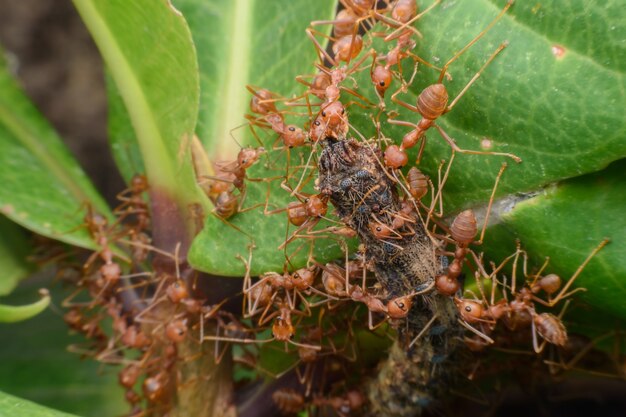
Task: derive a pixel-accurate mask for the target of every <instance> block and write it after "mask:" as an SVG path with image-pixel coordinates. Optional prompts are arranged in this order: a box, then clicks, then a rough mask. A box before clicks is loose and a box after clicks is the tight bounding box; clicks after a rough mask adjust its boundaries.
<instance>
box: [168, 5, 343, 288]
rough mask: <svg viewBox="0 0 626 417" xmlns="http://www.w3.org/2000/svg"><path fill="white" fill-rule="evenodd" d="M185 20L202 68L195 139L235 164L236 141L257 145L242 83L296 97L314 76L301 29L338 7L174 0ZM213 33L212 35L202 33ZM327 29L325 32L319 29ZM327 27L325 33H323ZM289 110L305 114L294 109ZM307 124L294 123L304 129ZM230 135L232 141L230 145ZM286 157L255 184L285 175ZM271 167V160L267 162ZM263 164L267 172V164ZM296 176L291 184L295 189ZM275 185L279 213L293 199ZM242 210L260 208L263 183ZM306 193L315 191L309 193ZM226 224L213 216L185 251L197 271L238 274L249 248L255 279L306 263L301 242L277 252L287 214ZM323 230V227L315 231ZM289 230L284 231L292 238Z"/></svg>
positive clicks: (336, 250)
mask: <svg viewBox="0 0 626 417" xmlns="http://www.w3.org/2000/svg"><path fill="white" fill-rule="evenodd" d="M175 4H176V5H177V6H178V7H180V9H181V10H182V11H183V13H184V15H185V17H186V18H187V20H188V21H189V25H190V27H191V30H192V33H193V35H194V41H195V43H196V48H197V49H198V59H199V62H200V72H201V78H200V85H201V105H200V116H199V121H198V128H197V133H198V135H199V137H200V139H201V140H202V142H203V143H204V145H205V147H206V149H207V150H208V153H209V155H210V156H211V157H212V158H214V159H217V160H232V159H234V158H236V155H237V152H238V151H239V144H238V142H239V143H241V144H250V145H253V146H258V143H257V142H256V141H255V140H254V139H253V137H252V135H251V134H250V131H249V129H248V127H247V124H246V123H247V122H246V119H245V118H244V114H246V113H249V107H248V106H249V102H250V98H251V97H252V95H251V94H250V92H248V91H247V90H246V88H245V87H246V85H253V86H259V87H263V88H267V89H270V90H271V91H275V92H277V93H279V94H281V95H283V96H285V97H290V96H292V95H296V94H299V93H301V92H302V91H303V89H304V86H302V85H301V84H299V83H297V82H296V81H295V77H296V76H297V75H301V74H311V73H313V72H314V68H313V66H312V63H313V62H314V61H315V58H316V55H315V49H314V47H313V44H312V43H311V41H310V40H309V39H308V38H307V37H306V34H305V33H304V30H305V29H306V28H307V26H308V25H309V23H310V22H311V21H312V20H316V19H318V20H322V19H329V18H331V17H332V16H333V15H334V13H335V9H336V1H333V0H324V1H315V2H311V1H307V0H297V1H293V0H283V1H272V2H261V1H252V2H249V1H241V0H239V1H218V2H199V1H197V0H179V1H177V2H175ZM207 27H211V28H212V30H211V31H207V30H206V28H207ZM321 29H322V30H324V28H321ZM326 29H329V28H328V27H327V28H326ZM295 109H296V110H294V111H298V112H301V111H306V108H305V110H303V109H302V108H295ZM304 120H305V119H304V118H298V119H297V121H298V123H300V124H302V123H303V121H304ZM231 134H232V136H234V138H235V139H233V137H232V136H231ZM259 135H260V139H261V140H263V141H264V145H265V147H266V149H271V148H272V147H273V144H274V141H275V139H276V136H275V135H269V134H267V133H265V132H260V133H259ZM300 154H302V158H304V159H305V160H306V158H307V157H308V155H309V152H308V151H307V150H296V149H294V150H292V152H291V161H292V162H291V163H292V165H293V164H300V163H301V162H300V156H299V155H300ZM284 158H285V152H284V151H277V152H271V153H270V156H269V157H268V158H265V157H263V158H262V159H261V162H259V163H257V165H256V166H255V167H253V169H251V170H250V176H251V177H252V178H273V177H283V176H284V175H285V165H284V161H285V159H284ZM268 161H271V162H268ZM264 165H268V166H264ZM297 180H298V179H297V178H294V179H292V180H291V181H290V182H292V184H291V185H292V186H295V185H296V182H297ZM279 183H280V179H278V180H275V181H272V182H271V189H270V203H271V206H270V207H269V208H270V209H280V208H284V207H286V206H287V204H288V203H289V202H291V201H297V200H295V198H294V197H290V196H289V193H287V192H285V191H284V190H282V189H281V188H280V187H279ZM247 190H248V191H247V195H246V199H245V203H244V208H246V207H254V206H256V205H263V204H264V203H265V201H266V193H267V184H266V183H265V182H249V184H248V187H247ZM308 191H310V192H312V191H313V190H312V188H311V187H309V188H308ZM228 222H229V223H232V225H234V226H235V227H237V228H238V229H239V230H241V231H243V232H244V233H242V232H240V231H238V230H237V229H235V228H233V227H232V225H231V224H227V223H226V222H223V221H220V220H219V219H218V218H216V217H215V216H210V217H209V218H207V219H206V221H205V228H204V230H203V231H202V233H201V234H200V235H199V236H198V238H197V239H196V240H195V241H194V244H193V245H192V247H191V250H190V253H189V260H190V262H191V263H192V265H193V266H194V267H195V268H197V269H200V270H203V271H207V272H212V273H216V274H221V275H234V276H237V275H238V276H241V275H242V274H243V273H244V271H245V268H244V264H243V262H241V261H240V260H239V259H238V258H237V257H238V256H244V257H246V258H247V256H248V247H249V245H250V244H251V243H252V242H254V243H255V244H256V249H255V250H254V252H253V261H252V265H251V267H252V273H253V274H258V273H260V272H264V271H269V270H277V271H280V270H282V269H283V267H285V256H287V257H289V261H290V264H289V265H288V267H289V268H297V267H299V266H301V265H303V264H304V263H305V262H306V261H307V259H308V257H309V243H310V242H304V243H303V242H302V241H301V240H298V241H296V242H294V243H293V244H292V245H289V247H288V248H287V251H286V252H283V250H281V249H279V246H280V245H281V244H282V243H283V242H284V241H285V237H286V236H287V227H288V226H287V225H288V223H287V219H286V215H285V213H279V214H274V215H270V216H265V215H263V208H261V207H257V208H256V209H254V210H251V211H248V212H245V213H241V214H238V215H237V216H235V217H233V218H232V219H229V220H228ZM320 227H321V226H320ZM294 230H295V228H294V227H293V226H292V227H291V229H290V230H289V233H293V231H294ZM341 253H342V252H341V249H340V247H339V245H338V243H337V241H336V240H331V241H327V242H326V243H324V244H323V245H317V246H316V250H315V252H314V256H315V259H317V260H318V261H320V262H323V261H324V260H327V259H332V258H336V257H338V256H340V255H341Z"/></svg>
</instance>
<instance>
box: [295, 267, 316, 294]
mask: <svg viewBox="0 0 626 417" xmlns="http://www.w3.org/2000/svg"><path fill="white" fill-rule="evenodd" d="M292 279H293V281H294V284H295V286H296V288H298V289H299V290H306V289H307V288H309V287H310V286H311V285H313V282H314V281H315V267H311V268H300V269H298V270H297V271H295V272H294V273H293V274H292Z"/></svg>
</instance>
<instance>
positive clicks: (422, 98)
mask: <svg viewBox="0 0 626 417" xmlns="http://www.w3.org/2000/svg"><path fill="white" fill-rule="evenodd" d="M512 3H513V1H512V0H510V1H509V2H508V3H507V5H506V6H505V7H504V9H503V10H502V11H501V12H500V14H499V15H498V16H497V17H496V18H495V19H494V20H493V21H492V22H491V23H490V24H489V25H488V26H487V27H486V28H485V29H483V30H482V31H481V32H480V33H479V34H478V35H477V36H476V37H474V39H472V40H471V41H470V42H469V43H468V44H467V45H465V46H464V47H463V48H462V49H461V50H460V51H459V52H457V53H456V54H455V55H454V56H453V57H452V58H451V59H449V60H448V62H446V64H445V65H444V66H443V68H442V70H441V72H440V74H439V79H438V80H437V83H436V84H433V85H431V86H429V87H427V88H425V89H424V90H423V91H422V93H421V94H420V95H419V97H418V99H417V105H416V106H413V105H412V104H409V103H406V102H403V101H401V100H399V99H398V98H397V96H398V95H399V94H400V93H401V92H404V91H405V90H406V86H403V87H402V88H400V89H399V90H397V91H396V92H395V93H394V94H393V95H392V96H391V100H392V101H393V102H395V103H397V104H399V105H401V106H402V107H405V108H407V109H409V110H411V111H412V112H415V113H419V114H420V115H421V116H422V120H420V122H419V123H418V124H414V123H410V122H405V121H400V120H394V119H389V120H388V121H389V123H391V124H397V125H401V126H409V127H411V128H413V130H412V131H411V132H409V133H407V134H406V135H405V136H404V138H403V139H402V145H401V146H397V145H390V146H388V147H387V149H386V150H385V154H384V159H385V164H386V165H387V166H388V167H390V168H393V169H397V168H401V167H402V166H404V165H406V163H407V162H408V156H407V154H406V151H405V150H406V149H409V148H412V147H413V146H415V145H416V144H417V143H418V142H419V141H420V140H422V143H421V145H420V150H419V152H418V157H417V163H419V161H420V160H421V157H422V152H423V149H424V145H425V140H426V139H425V137H424V133H425V132H426V130H428V129H429V128H430V127H432V126H434V127H435V128H436V129H437V130H438V131H439V133H440V134H441V136H442V137H443V139H444V140H446V142H448V144H449V145H450V147H451V148H452V149H453V150H454V151H457V152H460V153H466V154H475V155H501V156H507V157H509V158H512V159H513V160H515V161H516V162H518V163H519V162H521V159H520V158H519V157H517V156H515V155H513V154H510V153H503V152H483V151H473V150H466V149H461V148H459V147H458V146H457V145H456V143H455V142H454V140H453V139H452V138H450V137H449V136H448V135H447V133H446V132H445V131H444V130H443V129H442V128H441V127H440V126H439V125H437V124H436V123H435V121H436V119H437V118H439V117H440V116H442V115H443V114H445V113H447V112H449V111H450V110H452V108H453V107H454V106H455V105H456V103H457V102H458V101H459V99H460V98H461V97H462V96H463V95H464V94H465V93H466V92H467V90H468V89H469V87H470V86H471V85H472V84H473V83H474V82H475V81H476V80H477V79H478V78H479V77H480V75H481V74H482V72H483V71H484V70H485V68H486V67H487V66H488V65H489V64H490V63H491V61H493V59H494V58H495V57H496V56H497V55H498V54H499V53H500V52H501V51H502V50H503V49H504V48H505V47H506V46H507V43H506V42H505V43H503V44H501V45H500V46H499V47H498V48H497V49H496V50H495V51H494V53H493V54H492V55H491V56H490V57H489V59H488V60H487V61H486V62H485V64H483V66H482V67H481V68H480V69H479V70H478V72H477V73H476V74H475V75H474V76H473V77H472V79H471V80H470V81H469V82H468V83H467V84H466V85H465V87H463V89H462V90H461V92H460V93H459V94H458V95H457V96H456V97H455V98H454V99H453V100H452V101H451V102H450V103H449V104H448V92H447V90H446V87H445V86H444V85H443V84H442V83H441V82H442V81H443V77H444V76H445V74H446V71H447V68H448V66H449V65H450V64H451V63H452V62H454V61H455V60H456V59H458V58H459V57H460V56H461V55H462V54H463V53H465V52H466V51H467V50H468V49H469V48H470V47H471V46H472V45H473V44H474V43H476V42H477V41H478V40H479V39H480V38H482V36H483V35H484V34H485V33H487V31H489V29H491V28H492V27H493V25H495V23H496V22H497V21H498V20H500V18H501V17H502V16H503V15H504V13H506V11H507V10H508V8H509V7H510V6H511V4H512Z"/></svg>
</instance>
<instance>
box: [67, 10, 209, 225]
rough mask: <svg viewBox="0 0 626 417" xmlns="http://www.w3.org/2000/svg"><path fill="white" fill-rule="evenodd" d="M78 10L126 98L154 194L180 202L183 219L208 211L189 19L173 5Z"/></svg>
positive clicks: (195, 67)
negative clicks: (191, 210) (191, 209)
mask: <svg viewBox="0 0 626 417" xmlns="http://www.w3.org/2000/svg"><path fill="white" fill-rule="evenodd" d="M74 3H75V5H76V8H77V9H78V11H79V13H80V15H81V17H82V19H83V21H84V22H85V24H86V25H87V27H88V29H89V30H90V32H91V34H92V36H93V38H94V40H95V42H96V44H97V45H98V47H99V49H100V52H101V54H102V56H103V58H104V60H105V62H106V63H107V66H108V70H109V71H110V74H111V78H112V79H113V80H114V81H115V83H116V85H117V88H118V89H119V91H120V95H121V97H122V100H123V102H124V105H125V108H126V110H127V111H128V114H129V117H130V120H131V123H132V126H133V128H134V130H135V133H136V137H137V140H138V144H139V149H140V151H141V155H142V159H143V163H144V164H145V168H146V173H147V175H148V179H149V181H150V184H151V186H152V190H153V191H154V190H156V189H158V192H159V193H164V194H165V195H166V196H167V198H169V199H172V200H174V201H175V202H176V204H177V205H178V209H179V210H181V212H182V211H184V212H186V211H187V210H188V205H189V204H192V203H200V204H203V205H207V206H208V204H207V199H206V198H205V197H204V195H203V194H201V193H200V191H199V189H198V187H197V186H196V183H195V178H194V173H193V167H192V165H191V154H190V152H189V144H190V142H191V138H192V135H193V130H194V127H195V124H196V118H197V107H198V70H197V63H196V55H195V50H194V46H193V43H192V40H191V34H190V33H189V28H188V27H187V24H186V22H185V20H184V19H183V17H182V16H181V15H180V13H179V12H178V11H177V10H176V9H174V8H173V7H172V6H171V5H170V4H169V3H167V2H157V3H155V2H152V1H148V0H141V1H133V2H126V1H121V0H117V1H103V0H75V1H74ZM130 139H132V138H130ZM120 146H123V144H122V145H120ZM129 146H131V145H129ZM181 227H183V226H181Z"/></svg>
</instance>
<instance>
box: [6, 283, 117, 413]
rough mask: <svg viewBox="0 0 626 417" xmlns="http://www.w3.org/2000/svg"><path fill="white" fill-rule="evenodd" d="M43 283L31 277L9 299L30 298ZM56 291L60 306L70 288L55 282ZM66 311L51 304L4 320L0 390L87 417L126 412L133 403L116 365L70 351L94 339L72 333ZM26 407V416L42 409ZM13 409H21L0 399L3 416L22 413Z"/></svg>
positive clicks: (13, 301)
mask: <svg viewBox="0 0 626 417" xmlns="http://www.w3.org/2000/svg"><path fill="white" fill-rule="evenodd" d="M38 285H39V284H38V283H37V282H26V283H25V284H23V285H21V286H20V287H19V288H18V289H17V290H16V291H15V292H13V293H12V294H11V296H10V297H8V298H7V301H6V302H8V303H9V302H10V303H11V304H16V305H19V304H26V303H28V302H31V301H32V299H33V294H34V293H35V292H36V291H37V288H38ZM51 295H52V299H53V302H52V304H53V306H59V305H60V304H61V301H62V299H63V298H64V297H65V296H67V295H68V294H67V293H63V292H60V291H58V288H53V289H51ZM63 313H64V312H63V311H59V310H56V309H55V307H52V308H49V309H47V310H45V311H44V312H43V313H42V314H40V315H38V316H36V317H34V318H32V319H30V320H28V321H25V322H22V323H19V324H17V325H16V324H5V323H0V340H2V343H1V344H0V363H1V364H2V366H0V391H3V392H5V393H7V394H10V395H15V396H18V397H20V398H23V399H27V400H29V401H34V402H36V403H38V404H41V405H42V406H46V407H51V408H54V409H58V410H63V411H65V412H68V413H74V414H77V415H81V416H85V417H88V416H93V417H101V416H116V415H121V414H123V413H125V412H127V411H128V405H127V404H125V403H124V399H123V398H124V395H123V390H122V389H121V387H120V386H119V384H118V382H117V375H116V371H117V368H115V367H109V366H103V365H101V364H100V363H98V362H96V361H94V360H91V359H87V360H85V359H81V355H79V354H78V353H71V352H69V351H68V346H70V345H72V344H73V345H75V347H79V348H82V349H88V348H89V343H88V342H87V341H85V339H84V338H83V337H82V336H79V335H76V334H70V332H69V330H68V328H67V325H66V324H65V323H64V322H63V319H62V317H61V314H63ZM0 403H2V400H1V399H0ZM24 407H25V406H24ZM25 410H28V412H29V413H28V414H24V416H29V417H31V416H32V417H37V416H38V415H39V414H35V411H36V410H34V409H33V410H30V409H26V408H25ZM10 411H11V412H10ZM13 411H16V410H14V409H12V408H7V407H5V406H4V404H3V403H2V405H0V416H7V417H8V416H11V417H16V416H20V414H17V413H12V412H13ZM3 413H5V414H3ZM7 413H8V414H7ZM41 415H43V416H45V415H46V414H41ZM64 415H65V414H64Z"/></svg>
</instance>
